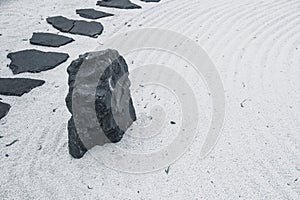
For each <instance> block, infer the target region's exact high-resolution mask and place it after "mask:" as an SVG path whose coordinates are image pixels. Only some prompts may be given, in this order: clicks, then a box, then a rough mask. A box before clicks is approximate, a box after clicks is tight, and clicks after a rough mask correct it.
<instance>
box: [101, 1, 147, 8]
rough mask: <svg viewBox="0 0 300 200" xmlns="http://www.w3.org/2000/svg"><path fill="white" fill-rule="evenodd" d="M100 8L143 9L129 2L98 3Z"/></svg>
mask: <svg viewBox="0 0 300 200" xmlns="http://www.w3.org/2000/svg"><path fill="white" fill-rule="evenodd" d="M97 5H98V6H103V7H111V8H120V9H137V8H142V7H141V6H139V5H137V4H134V3H132V2H131V1H129V0H102V1H97Z"/></svg>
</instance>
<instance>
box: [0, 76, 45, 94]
mask: <svg viewBox="0 0 300 200" xmlns="http://www.w3.org/2000/svg"><path fill="white" fill-rule="evenodd" d="M44 83H45V81H43V80H37V79H28V78H0V94H2V95H10V96H22V95H23V94H25V93H28V92H30V91H31V90H32V89H33V88H36V87H39V86H41V85H43V84H44Z"/></svg>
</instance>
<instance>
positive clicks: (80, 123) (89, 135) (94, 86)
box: [66, 49, 136, 158]
mask: <svg viewBox="0 0 300 200" xmlns="http://www.w3.org/2000/svg"><path fill="white" fill-rule="evenodd" d="M79 70H80V73H78V72H79ZM68 74H69V81H68V84H69V93H68V95H67V97H66V104H67V107H68V110H69V111H70V112H71V114H72V117H71V119H70V120H69V123H68V136H69V152H70V154H71V155H72V156H73V157H74V158H81V157H82V156H83V155H84V154H85V153H86V151H87V150H88V149H90V148H92V147H94V146H95V145H104V144H105V143H111V142H113V143H114V142H118V141H120V140H121V139H122V137H123V135H124V131H126V130H127V129H128V128H129V126H131V124H132V123H133V121H135V120H136V114H135V110H134V107H133V102H132V99H131V96H130V90H129V87H130V81H129V78H128V67H127V64H126V62H125V60H124V58H123V57H122V56H120V55H119V53H118V52H117V51H116V50H111V49H108V50H105V51H98V52H91V53H86V54H84V55H81V56H79V58H78V59H76V60H74V61H73V62H72V63H71V65H70V66H69V67H68ZM98 75H99V76H98ZM75 80H76V82H75ZM95 114H96V115H95ZM93 116H95V117H94V118H93ZM75 117H76V119H75Z"/></svg>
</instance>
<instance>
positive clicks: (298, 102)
mask: <svg viewBox="0 0 300 200" xmlns="http://www.w3.org/2000/svg"><path fill="white" fill-rule="evenodd" d="M132 2H133V3H136V4H138V5H141V6H142V9H134V10H119V9H113V8H104V7H99V6H96V1H95V0H88V1H79V0H74V1H70V2H67V1H63V0H53V1H38V0H31V1H29V0H24V1H18V0H16V1H14V0H7V1H1V2H0V8H1V12H0V21H1V24H0V34H1V36H0V43H1V48H0V52H1V56H0V64H1V67H0V74H1V77H9V78H11V77H14V78H16V77H20V78H21V77H22V78H24V77H26V78H34V79H41V80H45V81H46V83H45V84H44V85H43V86H41V87H38V88H35V89H34V90H32V91H31V92H30V93H28V94H24V95H23V96H22V97H21V98H18V97H11V96H1V98H2V99H3V100H1V101H3V102H6V103H9V104H10V105H11V109H10V112H9V114H8V115H7V116H6V117H5V118H3V119H2V120H1V121H0V136H3V137H2V138H0V152H1V155H0V169H1V176H0V177H1V178H0V199H299V197H300V137H299V132H300V93H299V89H300V68H299V66H300V34H299V33H300V2H299V1H297V0H291V1H287V0H266V1H252V0H245V1H239V0H233V1H226V0H214V1H209V0H189V1H182V0H161V2H159V3H145V2H142V1H137V0H134V1H132ZM83 8H94V9H96V10H101V11H104V12H107V13H112V14H114V16H113V17H107V18H101V19H98V20H97V21H99V22H101V23H102V25H103V27H104V30H103V33H102V34H101V35H100V36H98V38H97V39H95V38H89V37H85V36H80V35H71V37H72V38H73V39H74V40H75V41H74V42H72V43H70V44H67V45H65V46H62V47H59V48H50V47H42V46H34V48H35V49H38V50H42V51H57V52H67V53H68V54H69V55H70V58H69V59H68V61H67V62H65V63H63V64H62V65H60V66H58V67H56V68H55V69H52V70H50V71H45V72H41V73H37V74H29V73H24V74H20V75H16V76H13V75H12V72H11V71H10V69H9V68H8V67H6V65H7V64H9V60H8V59H7V58H6V55H7V54H8V53H10V52H15V51H19V50H23V49H32V46H31V45H30V44H29V41H28V40H29V38H30V37H31V36H32V33H33V32H51V33H57V32H59V31H58V30H56V29H54V28H53V27H52V26H51V25H49V24H47V22H46V18H47V17H50V16H57V15H63V16H65V17H67V18H70V19H78V20H82V19H83V18H81V17H80V16H79V15H76V12H75V10H76V9H83ZM143 27H157V28H163V29H168V30H172V31H176V32H179V33H181V34H183V35H185V36H187V37H189V38H191V39H193V40H194V41H196V42H197V43H198V44H199V45H200V46H201V47H203V48H204V49H205V50H206V51H207V53H208V55H209V56H210V57H211V59H212V61H213V62H214V64H215V65H216V67H217V69H218V70H219V73H220V75H221V78H222V81H223V84H224V88H225V95H226V119H225V124H224V127H223V130H222V133H221V136H220V138H219V140H218V143H217V145H216V147H215V148H214V150H213V151H212V152H211V154H210V155H209V156H208V157H207V158H205V159H203V160H200V159H199V146H201V144H202V141H201V137H197V138H196V140H195V142H194V143H193V144H192V145H191V146H190V148H189V150H188V151H187V152H186V153H185V154H184V155H183V156H182V157H181V158H180V159H179V160H177V161H176V162H175V163H173V164H172V165H171V166H170V167H169V168H168V169H166V170H160V171H156V172H151V173H146V174H139V175H135V174H128V173H121V172H118V171H114V170H111V169H109V168H107V167H106V166H104V165H102V164H101V163H98V162H97V161H96V160H94V159H93V157H92V156H90V155H89V154H86V155H85V156H84V157H83V158H82V159H80V160H75V159H72V158H71V157H70V155H69V154H68V149H67V129H66V127H67V121H68V119H69V117H70V114H69V113H68V111H67V108H66V106H65V96H66V94H67V89H68V87H67V78H68V77H67V73H66V68H67V66H68V65H69V64H70V62H71V60H73V59H75V58H77V56H78V55H79V54H82V53H83V52H88V51H92V50H94V49H97V48H98V46H99V45H100V46H101V44H102V43H103V41H105V39H107V38H109V37H110V36H111V35H113V34H115V33H117V32H123V31H129V30H134V29H136V28H143ZM60 34H61V35H65V36H68V37H70V34H67V33H60ZM125 58H126V60H127V63H128V65H129V68H134V67H135V65H139V64H141V63H144V62H145V63H147V62H151V61H152V60H153V59H156V61H157V62H158V63H164V62H167V61H168V62H169V63H173V64H174V65H176V63H179V62H175V61H174V60H172V59H173V58H172V57H171V56H170V55H167V54H162V55H161V56H157V55H155V54H150V55H147V54H140V57H138V58H136V57H135V56H128V57H126V56H125ZM135 58H136V60H135ZM133 61H134V62H133ZM132 63H133V64H132ZM199 87H201V84H200V86H199ZM200 91H201V90H200ZM199 95H202V97H203V99H204V101H203V102H202V106H201V109H202V110H201V111H202V113H204V114H203V116H202V118H203V124H204V125H203V127H201V129H202V130H206V129H207V127H206V125H205V124H209V123H208V122H209V114H210V110H211V108H210V106H206V103H207V102H209V95H208V94H207V93H205V94H200V92H199ZM208 104H209V103H208ZM202 118H201V119H202ZM125 139H126V138H125ZM15 140H17V141H16V142H15V143H13V144H12V145H7V144H11V142H13V141H15ZM125 142H126V140H125ZM121 143H122V142H121ZM121 145H122V144H121Z"/></svg>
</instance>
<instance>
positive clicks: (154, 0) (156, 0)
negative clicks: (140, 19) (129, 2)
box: [141, 0, 160, 3]
mask: <svg viewBox="0 0 300 200" xmlns="http://www.w3.org/2000/svg"><path fill="white" fill-rule="evenodd" d="M141 1H144V2H147V3H148V2H160V0H141Z"/></svg>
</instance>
